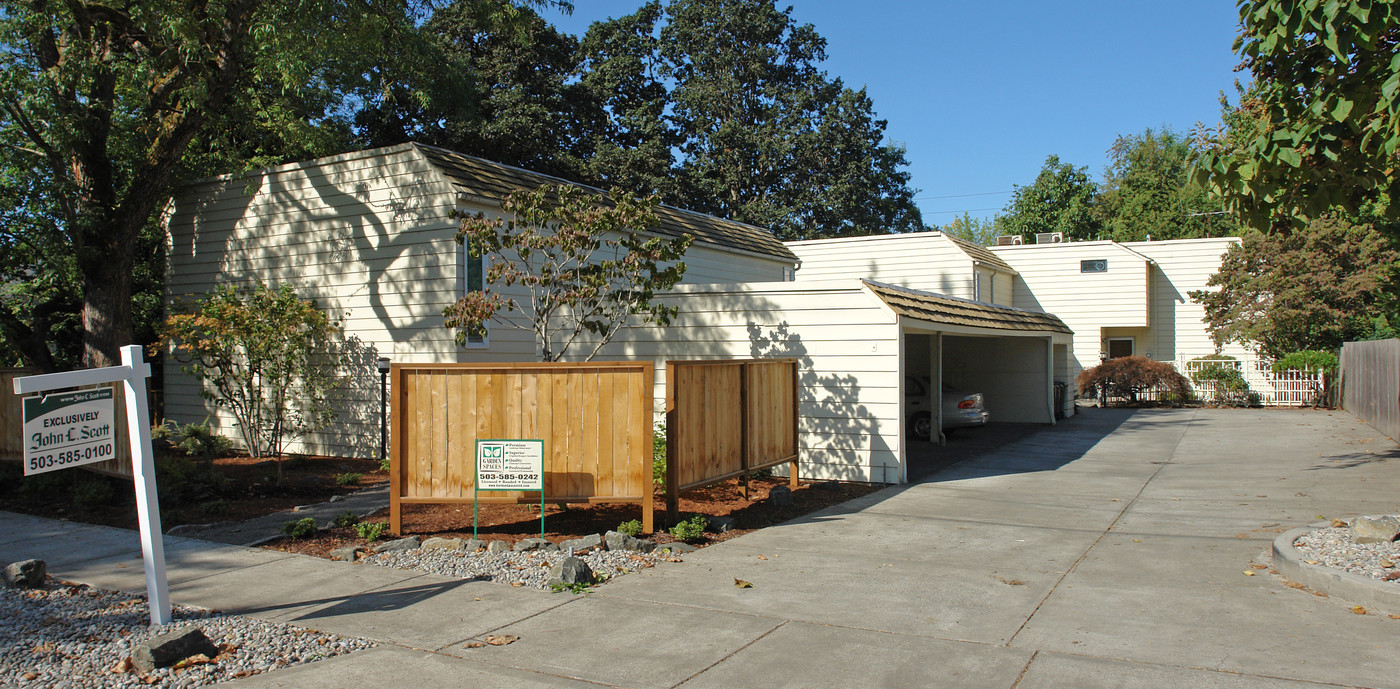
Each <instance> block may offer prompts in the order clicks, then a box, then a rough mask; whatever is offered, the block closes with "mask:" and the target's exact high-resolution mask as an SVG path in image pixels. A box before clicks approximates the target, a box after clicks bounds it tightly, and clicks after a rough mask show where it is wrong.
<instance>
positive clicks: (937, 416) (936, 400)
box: [929, 331, 948, 447]
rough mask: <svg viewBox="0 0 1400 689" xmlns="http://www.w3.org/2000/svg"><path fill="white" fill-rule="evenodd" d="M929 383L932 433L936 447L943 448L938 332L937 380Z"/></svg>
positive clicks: (944, 439)
mask: <svg viewBox="0 0 1400 689" xmlns="http://www.w3.org/2000/svg"><path fill="white" fill-rule="evenodd" d="M930 382H932V383H933V385H930V386H929V387H931V388H933V389H932V390H929V395H930V396H932V398H933V399H932V400H930V401H929V404H931V405H933V428H934V432H935V433H937V434H938V445H939V446H940V447H942V446H945V445H947V444H948V436H946V435H944V434H943V332H942V331H939V333H938V380H934V381H930Z"/></svg>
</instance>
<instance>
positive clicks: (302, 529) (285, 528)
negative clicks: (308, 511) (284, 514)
mask: <svg viewBox="0 0 1400 689" xmlns="http://www.w3.org/2000/svg"><path fill="white" fill-rule="evenodd" d="M282 533H284V534H287V535H288V536H291V537H292V538H297V539H301V538H310V537H312V536H315V535H316V520H315V519H312V518H311V517H307V518H305V519H297V520H294V521H289V522H284V523H283V524H282Z"/></svg>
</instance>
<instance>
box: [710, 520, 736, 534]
mask: <svg viewBox="0 0 1400 689" xmlns="http://www.w3.org/2000/svg"><path fill="white" fill-rule="evenodd" d="M706 520H707V521H709V522H710V527H709V530H710V531H713V532H715V533H724V532H726V531H728V530H730V529H732V528H734V518H733V517H706Z"/></svg>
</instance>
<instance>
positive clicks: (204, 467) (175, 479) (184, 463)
mask: <svg viewBox="0 0 1400 689" xmlns="http://www.w3.org/2000/svg"><path fill="white" fill-rule="evenodd" d="M155 459H156V489H157V491H159V492H160V501H161V504H163V505H173V504H179V503H182V502H207V501H210V500H215V499H217V498H221V497H224V495H223V493H224V491H225V490H226V489H227V488H228V479H227V478H226V477H225V476H224V475H223V474H220V473H219V472H218V471H217V470H215V469H214V465H213V464H212V463H209V462H203V461H200V462H194V461H191V460H190V458H189V457H186V456H181V455H172V454H166V453H162V452H157V453H156V458H155Z"/></svg>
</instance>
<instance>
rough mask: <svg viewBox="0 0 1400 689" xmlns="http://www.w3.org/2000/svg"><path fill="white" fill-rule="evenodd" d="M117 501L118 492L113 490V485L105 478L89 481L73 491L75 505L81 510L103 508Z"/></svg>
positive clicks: (80, 484) (94, 478) (95, 478)
mask: <svg viewBox="0 0 1400 689" xmlns="http://www.w3.org/2000/svg"><path fill="white" fill-rule="evenodd" d="M116 499H117V491H116V490H115V489H113V488H112V483H111V482H110V481H108V480H107V479H105V478H100V477H93V478H90V479H87V480H85V481H83V482H82V483H79V484H78V487H77V488H75V489H73V505H74V506H76V507H78V508H79V509H84V510H90V509H93V508H96V507H102V506H104V505H108V504H111V503H112V501H114V500H116Z"/></svg>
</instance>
